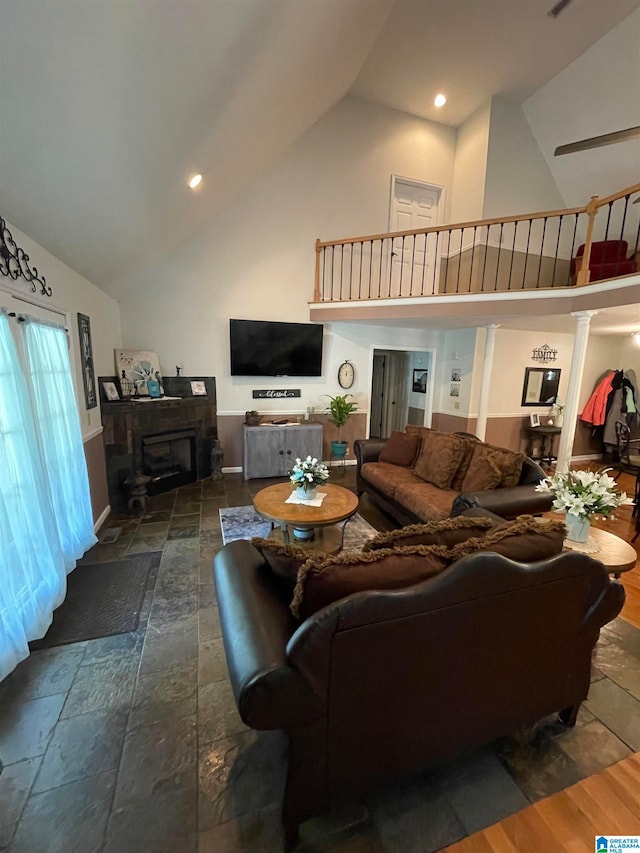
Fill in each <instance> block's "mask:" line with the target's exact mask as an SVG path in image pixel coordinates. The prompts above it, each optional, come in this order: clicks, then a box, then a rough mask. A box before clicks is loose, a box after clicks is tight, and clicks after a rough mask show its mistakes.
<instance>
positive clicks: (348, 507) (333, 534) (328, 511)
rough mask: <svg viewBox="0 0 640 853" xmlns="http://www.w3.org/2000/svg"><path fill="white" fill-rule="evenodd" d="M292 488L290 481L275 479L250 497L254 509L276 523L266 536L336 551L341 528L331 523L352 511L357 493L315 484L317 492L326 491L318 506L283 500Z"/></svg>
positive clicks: (350, 513) (341, 536)
mask: <svg viewBox="0 0 640 853" xmlns="http://www.w3.org/2000/svg"><path fill="white" fill-rule="evenodd" d="M292 491H293V486H292V485H291V483H289V482H286V483H277V484H276V485H275V486H267V488H266V489H262V490H261V491H259V492H258V493H257V495H255V497H254V499H253V505H254V506H255V508H256V510H257V512H259V513H260V515H262V516H263V517H264V518H268V519H269V521H271V522H274V523H275V524H277V525H279V527H278V528H274V529H273V530H272V531H271V534H270V538H272V539H279V540H280V541H282V542H285V543H286V544H289V542H293V543H295V544H296V545H302V546H304V547H307V548H311V549H313V550H318V551H326V552H328V553H336V552H337V551H339V550H340V549H341V548H342V539H343V533H344V528H342V529H340V528H338V527H336V526H335V525H336V524H337V523H338V522H340V521H345V520H346V519H348V518H351V516H352V515H355V513H356V512H357V510H358V498H357V496H356V495H354V493H353V492H350V491H349V489H344V488H343V487H342V486H332V485H329V484H328V483H327V484H325V485H324V486H320V487H319V488H318V492H325V493H326V497H325V498H324V500H323V501H322V504H321V506H308V505H306V504H288V503H285V501H286V499H287V498H288V497H289V495H290V494H291V492H292Z"/></svg>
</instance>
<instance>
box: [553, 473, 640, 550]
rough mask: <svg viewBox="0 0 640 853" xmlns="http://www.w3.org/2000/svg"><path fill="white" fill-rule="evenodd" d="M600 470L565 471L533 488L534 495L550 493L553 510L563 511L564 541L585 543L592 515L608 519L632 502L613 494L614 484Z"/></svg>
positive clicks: (623, 496) (618, 493) (625, 497)
mask: <svg viewBox="0 0 640 853" xmlns="http://www.w3.org/2000/svg"><path fill="white" fill-rule="evenodd" d="M610 470H611V469H610V468H605V469H604V470H603V471H598V472H597V473H594V472H593V471H569V472H568V473H567V474H554V475H553V476H552V477H546V478H545V479H544V480H541V481H540V483H539V484H538V485H537V486H536V492H551V494H552V495H553V508H554V510H555V511H556V512H563V511H564V512H565V513H566V516H565V524H566V525H567V539H570V540H571V541H572V542H586V541H587V539H588V538H589V527H590V525H591V518H592V517H593V516H597V515H599V516H602V518H609V516H610V515H611V514H612V513H613V511H614V509H617V507H619V506H621V505H622V504H627V503H633V502H632V501H631V500H630V499H629V498H627V496H626V494H625V493H624V492H616V491H615V487H616V481H615V480H614V479H613V477H609V475H608V474H607V471H610Z"/></svg>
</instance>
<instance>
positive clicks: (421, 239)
mask: <svg viewBox="0 0 640 853" xmlns="http://www.w3.org/2000/svg"><path fill="white" fill-rule="evenodd" d="M440 194H441V190H440V189H439V188H438V187H432V186H429V185H428V184H420V183H419V182H414V181H408V180H403V179H401V178H395V180H394V182H393V197H392V200H391V224H390V229H391V231H412V230H414V229H417V228H434V227H435V226H437V225H438V203H439V201H440ZM391 261H392V262H391V276H390V285H389V286H390V293H389V295H390V296H420V295H422V294H424V293H436V292H437V290H438V288H437V277H436V272H437V270H436V266H437V264H436V235H435V234H419V235H417V236H415V237H396V238H395V239H394V240H393V247H392V252H391Z"/></svg>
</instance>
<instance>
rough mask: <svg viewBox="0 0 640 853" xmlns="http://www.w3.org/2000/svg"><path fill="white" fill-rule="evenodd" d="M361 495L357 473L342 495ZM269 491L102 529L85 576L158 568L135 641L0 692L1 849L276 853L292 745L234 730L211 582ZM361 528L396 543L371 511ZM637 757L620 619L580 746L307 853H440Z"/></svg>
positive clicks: (486, 777) (484, 775)
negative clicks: (230, 509) (246, 513)
mask: <svg viewBox="0 0 640 853" xmlns="http://www.w3.org/2000/svg"><path fill="white" fill-rule="evenodd" d="M353 480H354V477H353V470H352V469H351V470H349V469H347V471H346V472H345V473H344V480H343V481H342V482H343V484H344V485H347V486H353ZM268 484H269V482H268V481H265V480H254V481H250V482H249V483H245V482H244V481H243V480H242V479H241V478H240V475H227V476H226V477H225V479H224V481H222V482H218V483H214V482H202V483H198V484H195V485H193V486H189V487H185V488H181V489H179V490H178V491H177V492H173V493H168V494H165V495H159V496H157V497H155V498H152V499H151V500H150V502H149V506H148V508H147V513H146V514H145V515H144V516H143V517H136V518H127V517H123V516H118V515H113V516H112V517H111V518H110V519H109V520H108V521H107V526H108V527H121V528H122V532H121V534H120V536H119V537H118V539H117V541H116V542H115V543H113V544H109V545H107V544H105V545H101V544H98V545H96V546H95V547H94V548H93V549H92V550H91V551H90V552H89V553H88V554H86V555H85V557H84V558H83V560H82V563H92V562H95V561H99V560H113V559H118V558H122V557H123V556H126V555H128V554H136V553H143V552H154V553H156V554H157V557H158V563H159V565H158V568H157V571H152V573H151V574H150V578H149V585H148V589H147V593H146V596H145V600H144V605H143V612H142V617H141V621H140V626H139V628H138V630H137V631H135V632H133V633H130V634H121V635H118V636H114V637H106V638H103V639H98V640H91V641H87V642H83V643H75V644H73V645H67V646H59V647H57V648H53V649H48V650H43V651H38V652H35V653H33V654H32V655H31V657H30V658H28V659H27V660H26V661H24V662H23V663H22V664H21V665H20V666H19V667H18V668H17V669H16V671H15V672H14V673H13V674H12V675H11V676H10V677H9V678H8V679H6V680H5V681H4V682H3V683H2V684H1V685H0V762H1V764H2V772H1V774H0V849H2V850H10V851H12V853H58V851H59V853H94V851H96V853H97V851H103V853H163V851H172V853H195V851H198V853H231V851H251V853H254V851H259V853H263V851H264V853H268V851H276V850H279V849H281V834H280V827H279V805H278V804H279V802H280V797H281V790H282V784H283V767H284V761H285V754H286V745H285V743H284V741H283V738H282V736H281V735H280V733H278V732H254V731H251V730H249V729H247V728H246V727H245V726H244V724H243V723H242V721H241V720H240V718H239V716H238V714H237V712H236V709H235V705H234V702H233V696H232V694H231V690H230V686H229V683H228V680H227V674H226V665H225V660H224V651H223V648H222V641H221V639H220V627H219V622H218V613H217V607H216V597H215V589H214V586H213V577H212V561H213V556H214V554H215V553H216V551H217V550H218V549H219V548H220V547H221V544H222V543H221V538H220V526H219V520H218V519H219V516H218V510H219V509H220V507H225V506H242V505H248V504H250V502H251V495H252V493H255V491H256V490H258V489H260V488H263V487H264V486H265V485H268ZM360 512H361V513H362V515H363V516H364V517H365V518H367V520H368V521H370V522H371V523H372V524H373V525H374V526H376V527H378V529H388V528H390V527H392V526H393V525H392V523H391V522H390V520H389V519H387V518H386V517H385V516H384V515H382V514H381V513H380V512H379V511H378V510H377V509H376V508H375V507H373V506H372V505H371V504H369V503H368V502H367V501H366V499H363V501H362V502H361V507H360ZM470 701H472V697H470ZM639 750H640V631H638V630H636V629H635V628H633V627H632V626H630V625H629V624H627V623H626V622H624V621H622V620H620V619H618V620H616V621H615V622H613V623H611V625H609V626H607V627H606V628H605V629H604V630H603V632H602V636H601V639H600V642H599V645H598V649H597V655H596V658H595V666H594V673H593V683H592V687H591V692H590V694H589V698H588V701H587V702H586V703H585V704H584V706H583V708H582V710H581V713H580V716H579V719H578V725H577V726H576V728H575V729H573V730H568V731H567V730H565V729H564V728H563V727H562V726H561V725H559V724H557V723H556V722H554V720H552V719H547V720H544V721H542V722H541V723H540V724H538V725H537V726H535V727H534V728H533V729H532V730H530V731H527V732H521V733H519V734H518V735H515V736H513V737H511V738H506V739H503V740H501V741H499V742H497V743H494V744H491V745H489V746H487V747H485V748H483V749H479V750H476V751H474V752H473V753H471V754H468V755H465V756H463V757H461V758H458V759H457V760H455V761H451V762H449V763H448V764H446V765H445V766H442V767H438V768H432V769H429V770H427V771H425V772H424V773H421V774H418V775H416V776H413V777H411V778H409V779H405V780H404V781H402V782H400V783H398V784H396V785H393V786H390V787H389V788H387V789H385V790H383V791H380V792H379V793H378V794H377V795H376V796H374V797H371V798H369V799H368V800H367V801H366V802H364V803H360V804H359V805H357V806H354V807H351V808H347V809H343V810H341V811H339V812H337V813H335V814H332V815H329V816H327V817H326V818H323V819H318V820H314V821H309V822H308V823H307V824H305V825H304V826H303V828H302V841H301V849H302V850H304V851H305V853H313V851H342V852H343V853H346V852H347V851H350V853H356V851H358V853H359V852H360V851H402V853H407V851H420V853H430V851H435V850H439V849H441V848H443V847H445V846H446V845H448V844H450V843H452V842H454V841H456V840H458V839H460V838H462V837H463V836H465V835H467V834H470V833H473V832H475V831H476V830H478V829H480V828H482V827H484V826H487V825H488V824H491V823H494V822H495V821H497V820H500V819H502V818H504V817H506V816H507V815H509V814H511V813H513V812H515V811H518V810H519V809H521V808H523V807H525V806H526V805H527V804H528V803H530V802H534V801H536V800H539V799H540V798H542V797H545V796H548V795H549V794H552V793H555V792H556V791H558V790H560V789H562V788H564V787H566V786H568V785H571V784H573V783H574V782H576V781H578V780H579V779H582V778H584V777H585V776H588V775H591V774H593V773H595V772H597V771H598V770H600V769H602V768H603V767H606V766H608V765H610V764H612V763H613V762H615V761H617V760H619V759H621V758H624V757H625V756H627V755H629V754H630V753H631V752H633V751H639Z"/></svg>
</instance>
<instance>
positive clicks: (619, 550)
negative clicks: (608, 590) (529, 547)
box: [563, 527, 638, 578]
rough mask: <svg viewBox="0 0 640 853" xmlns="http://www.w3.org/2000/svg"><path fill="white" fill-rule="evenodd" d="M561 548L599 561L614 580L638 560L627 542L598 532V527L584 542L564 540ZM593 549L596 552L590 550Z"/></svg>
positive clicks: (614, 535) (609, 534) (611, 534)
mask: <svg viewBox="0 0 640 853" xmlns="http://www.w3.org/2000/svg"><path fill="white" fill-rule="evenodd" d="M563 548H564V550H565V551H582V552H583V553H586V554H588V555H589V556H590V557H593V559H594V560H599V561H600V562H601V563H602V564H603V566H604V567H605V569H606V570H607V571H608V572H609V574H611V575H613V576H614V578H619V577H620V575H621V574H622V572H628V571H630V570H631V569H633V568H634V566H635V564H636V561H637V559H638V555H637V554H636V552H635V548H632V546H631V545H629V543H628V542H625V541H624V539H621V538H620V537H619V536H616V534H615V533H609V531H608V530H600V528H599V527H592V528H591V530H590V531H589V539H588V540H587V541H586V542H572V541H571V540H570V539H565V540H564V543H563ZM594 548H597V549H598V550H597V551H594V550H592V549H594ZM587 549H588V550H587Z"/></svg>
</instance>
